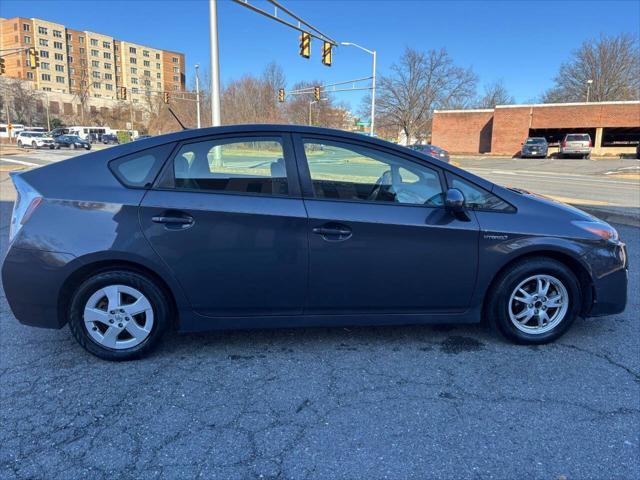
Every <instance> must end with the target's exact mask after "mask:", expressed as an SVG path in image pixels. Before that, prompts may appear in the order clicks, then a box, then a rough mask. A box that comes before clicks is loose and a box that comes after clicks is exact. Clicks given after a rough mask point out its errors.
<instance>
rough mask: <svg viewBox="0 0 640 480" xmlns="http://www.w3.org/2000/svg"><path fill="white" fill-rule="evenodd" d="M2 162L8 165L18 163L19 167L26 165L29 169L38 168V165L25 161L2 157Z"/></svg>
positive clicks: (0, 159) (0, 158)
mask: <svg viewBox="0 0 640 480" xmlns="http://www.w3.org/2000/svg"><path fill="white" fill-rule="evenodd" d="M0 161H2V162H8V163H17V164H18V165H26V166H27V167H38V166H40V165H38V164H37V163H31V162H25V161H24V160H14V159H13V158H5V157H0Z"/></svg>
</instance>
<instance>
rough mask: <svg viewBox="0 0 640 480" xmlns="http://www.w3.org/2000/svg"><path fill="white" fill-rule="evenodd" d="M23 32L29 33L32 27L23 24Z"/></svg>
mask: <svg viewBox="0 0 640 480" xmlns="http://www.w3.org/2000/svg"><path fill="white" fill-rule="evenodd" d="M22 31H23V32H29V31H31V25H29V24H28V23H23V24H22Z"/></svg>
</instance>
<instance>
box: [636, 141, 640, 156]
mask: <svg viewBox="0 0 640 480" xmlns="http://www.w3.org/2000/svg"><path fill="white" fill-rule="evenodd" d="M636 158H637V159H640V143H639V144H638V145H636Z"/></svg>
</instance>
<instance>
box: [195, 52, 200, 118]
mask: <svg viewBox="0 0 640 480" xmlns="http://www.w3.org/2000/svg"><path fill="white" fill-rule="evenodd" d="M199 70H200V65H198V64H196V127H197V128H200V80H199V78H198V71H199Z"/></svg>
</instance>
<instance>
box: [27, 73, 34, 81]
mask: <svg viewBox="0 0 640 480" xmlns="http://www.w3.org/2000/svg"><path fill="white" fill-rule="evenodd" d="M27 80H33V72H27Z"/></svg>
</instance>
